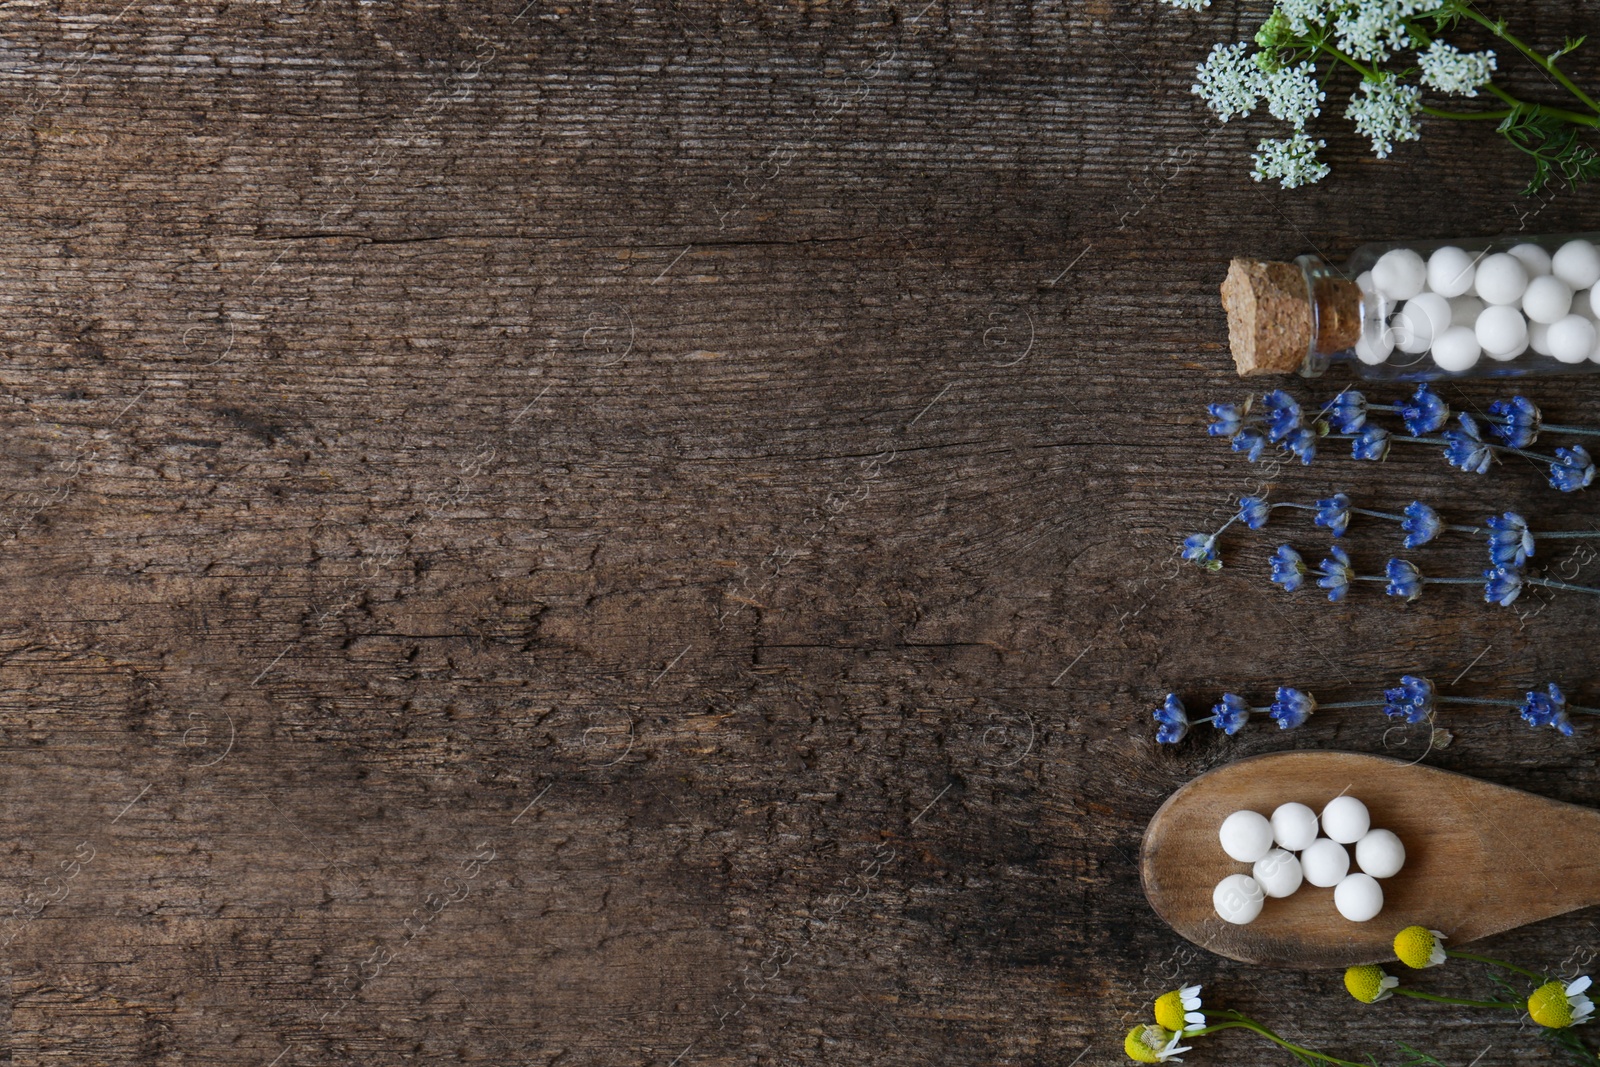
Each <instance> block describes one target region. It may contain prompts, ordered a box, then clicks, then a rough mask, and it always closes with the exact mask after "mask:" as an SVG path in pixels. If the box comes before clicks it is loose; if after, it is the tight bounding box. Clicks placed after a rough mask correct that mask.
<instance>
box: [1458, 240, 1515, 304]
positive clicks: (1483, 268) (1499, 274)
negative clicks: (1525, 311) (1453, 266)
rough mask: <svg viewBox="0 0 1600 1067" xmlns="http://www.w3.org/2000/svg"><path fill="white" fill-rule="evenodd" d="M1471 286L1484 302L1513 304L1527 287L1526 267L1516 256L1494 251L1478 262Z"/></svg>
mask: <svg viewBox="0 0 1600 1067" xmlns="http://www.w3.org/2000/svg"><path fill="white" fill-rule="evenodd" d="M1472 287H1473V290H1474V291H1475V292H1476V293H1477V294H1478V295H1479V296H1481V297H1483V300H1484V303H1486V304H1515V303H1516V302H1517V301H1518V300H1521V299H1522V294H1523V291H1524V290H1526V289H1527V288H1528V268H1527V267H1524V266H1523V265H1522V260H1520V259H1518V258H1517V257H1516V256H1513V255H1509V254H1507V253H1505V252H1496V253H1495V254H1494V255H1492V256H1485V257H1484V260H1483V262H1482V263H1479V264H1478V273H1477V274H1476V275H1474V276H1473V279H1472Z"/></svg>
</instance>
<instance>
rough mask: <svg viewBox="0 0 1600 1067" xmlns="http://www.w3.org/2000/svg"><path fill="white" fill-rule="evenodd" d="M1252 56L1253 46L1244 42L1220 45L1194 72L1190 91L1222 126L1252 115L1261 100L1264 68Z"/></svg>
mask: <svg viewBox="0 0 1600 1067" xmlns="http://www.w3.org/2000/svg"><path fill="white" fill-rule="evenodd" d="M1249 53H1250V45H1249V44H1247V43H1246V42H1244V41H1240V42H1239V43H1238V44H1219V45H1217V46H1216V47H1214V48H1212V49H1211V54H1210V55H1209V56H1207V57H1206V61H1205V62H1204V63H1202V64H1200V66H1198V67H1196V68H1195V78H1196V79H1197V80H1196V81H1195V83H1194V84H1193V85H1192V86H1190V87H1189V91H1190V92H1192V93H1194V94H1195V95H1196V96H1198V97H1200V98H1201V99H1202V100H1204V101H1205V102H1206V106H1207V107H1209V108H1211V110H1212V111H1213V112H1215V114H1216V116H1217V118H1219V119H1221V120H1222V121H1223V122H1227V121H1228V120H1229V119H1231V118H1234V117H1235V116H1238V117H1240V118H1243V117H1244V116H1246V115H1248V114H1250V112H1251V111H1253V110H1254V109H1255V106H1256V104H1257V103H1259V102H1260V100H1261V89H1262V85H1261V81H1262V75H1261V68H1260V67H1258V66H1256V62H1255V60H1254V59H1253V58H1252V57H1251V56H1250V54H1249Z"/></svg>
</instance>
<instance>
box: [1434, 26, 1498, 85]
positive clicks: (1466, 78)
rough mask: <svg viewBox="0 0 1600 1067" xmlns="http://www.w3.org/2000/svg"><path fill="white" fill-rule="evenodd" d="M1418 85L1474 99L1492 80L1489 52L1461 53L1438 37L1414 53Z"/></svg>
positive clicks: (1492, 70)
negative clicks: (1418, 67) (1420, 79)
mask: <svg viewBox="0 0 1600 1067" xmlns="http://www.w3.org/2000/svg"><path fill="white" fill-rule="evenodd" d="M1417 65H1418V66H1420V67H1421V68H1422V84H1423V85H1426V86H1427V87H1428V88H1430V89H1437V90H1439V91H1440V92H1441V93H1450V94H1451V95H1453V96H1477V95H1478V90H1479V89H1481V88H1483V87H1484V86H1485V85H1488V84H1489V80H1490V79H1491V78H1493V77H1494V70H1495V57H1494V53H1493V52H1463V51H1461V50H1460V49H1459V48H1456V47H1455V46H1454V45H1452V44H1450V43H1449V42H1447V41H1444V40H1442V39H1439V38H1435V39H1434V42H1433V43H1432V44H1431V45H1429V46H1428V50H1427V51H1426V52H1419V53H1418V54H1417Z"/></svg>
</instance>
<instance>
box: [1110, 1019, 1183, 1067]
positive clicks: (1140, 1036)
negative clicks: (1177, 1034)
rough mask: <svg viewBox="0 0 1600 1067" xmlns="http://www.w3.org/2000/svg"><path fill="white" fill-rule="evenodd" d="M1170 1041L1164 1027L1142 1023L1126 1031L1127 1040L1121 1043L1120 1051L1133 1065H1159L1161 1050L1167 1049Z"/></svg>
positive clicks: (1170, 1037)
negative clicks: (1124, 1053)
mask: <svg viewBox="0 0 1600 1067" xmlns="http://www.w3.org/2000/svg"><path fill="white" fill-rule="evenodd" d="M1170 1040H1172V1034H1171V1032H1170V1031H1168V1030H1167V1029H1166V1028H1165V1027H1161V1026H1151V1025H1150V1024H1149V1023H1142V1024H1140V1025H1138V1026H1135V1027H1134V1028H1133V1029H1132V1030H1129V1031H1128V1037H1127V1040H1125V1041H1123V1042H1122V1051H1124V1052H1126V1053H1127V1054H1128V1058H1129V1059H1130V1060H1132V1061H1133V1062H1134V1063H1160V1062H1161V1055H1160V1053H1161V1050H1162V1049H1164V1048H1166V1047H1167V1042H1168V1041H1170Z"/></svg>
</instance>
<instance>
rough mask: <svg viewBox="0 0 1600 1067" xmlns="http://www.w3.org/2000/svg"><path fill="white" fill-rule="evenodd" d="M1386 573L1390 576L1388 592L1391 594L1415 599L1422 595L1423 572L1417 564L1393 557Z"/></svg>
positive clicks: (1385, 569)
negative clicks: (1418, 568)
mask: <svg viewBox="0 0 1600 1067" xmlns="http://www.w3.org/2000/svg"><path fill="white" fill-rule="evenodd" d="M1384 573H1385V574H1387V575H1388V576H1389V585H1388V587H1387V592H1388V594H1389V595H1390V596H1403V597H1405V598H1406V600H1408V601H1410V600H1415V599H1417V597H1419V596H1421V595H1422V572H1421V571H1419V570H1417V567H1416V564H1414V563H1409V562H1407V561H1406V560H1403V559H1391V560H1390V561H1389V563H1388V566H1386V567H1385V568H1384Z"/></svg>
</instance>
